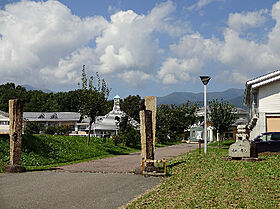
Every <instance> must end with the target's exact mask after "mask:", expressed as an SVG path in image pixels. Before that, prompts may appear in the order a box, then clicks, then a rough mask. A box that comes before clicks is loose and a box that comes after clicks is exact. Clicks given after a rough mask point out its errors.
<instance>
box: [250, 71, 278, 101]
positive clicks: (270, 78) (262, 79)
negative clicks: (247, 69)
mask: <svg viewBox="0 0 280 209" xmlns="http://www.w3.org/2000/svg"><path fill="white" fill-rule="evenodd" d="M278 80H280V70H276V71H274V72H271V73H268V74H265V75H263V76H259V77H257V78H254V79H251V80H248V81H247V82H246V88H245V97H244V104H246V105H249V104H250V93H251V91H252V90H253V89H256V88H259V87H260V86H264V85H267V84H269V83H272V82H275V81H278Z"/></svg>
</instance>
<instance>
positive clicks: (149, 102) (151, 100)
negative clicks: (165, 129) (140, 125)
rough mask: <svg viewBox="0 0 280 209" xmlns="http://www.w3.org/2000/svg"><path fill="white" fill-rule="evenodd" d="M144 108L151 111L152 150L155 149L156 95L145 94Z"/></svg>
mask: <svg viewBox="0 0 280 209" xmlns="http://www.w3.org/2000/svg"><path fill="white" fill-rule="evenodd" d="M145 106H146V110H151V111H152V130H153V150H154V153H155V150H156V117H157V97H156V96H146V97H145Z"/></svg>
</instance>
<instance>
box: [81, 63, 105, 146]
mask: <svg viewBox="0 0 280 209" xmlns="http://www.w3.org/2000/svg"><path fill="white" fill-rule="evenodd" d="M93 80H94V77H93V76H91V77H90V78H89V79H87V75H86V72H85V65H83V69H82V78H81V82H82V86H81V91H80V93H81V95H80V103H79V112H80V114H81V116H82V117H85V116H86V117H87V118H88V120H89V131H88V139H87V145H89V142H90V133H91V127H92V123H93V122H95V120H96V117H97V116H99V115H104V114H106V112H105V111H106V108H105V107H106V105H107V99H108V96H109V93H110V89H109V88H108V87H107V84H106V82H105V80H104V79H101V78H100V76H99V75H98V73H96V80H97V83H96V84H95V85H94V84H93Z"/></svg>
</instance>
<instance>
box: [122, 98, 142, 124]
mask: <svg viewBox="0 0 280 209" xmlns="http://www.w3.org/2000/svg"><path fill="white" fill-rule="evenodd" d="M141 100H143V99H142V98H141V97H140V96H139V95H136V96H131V95H129V96H128V97H126V98H125V99H124V100H123V101H121V109H122V110H123V111H124V112H125V113H126V114H128V115H129V116H130V117H132V118H133V119H134V120H136V121H138V122H140V118H139V111H140V109H139V103H140V101H141Z"/></svg>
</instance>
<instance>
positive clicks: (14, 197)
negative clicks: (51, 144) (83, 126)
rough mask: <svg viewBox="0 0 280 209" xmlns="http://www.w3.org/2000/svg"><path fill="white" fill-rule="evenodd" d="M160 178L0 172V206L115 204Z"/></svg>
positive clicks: (35, 208) (89, 208) (83, 208)
mask: <svg viewBox="0 0 280 209" xmlns="http://www.w3.org/2000/svg"><path fill="white" fill-rule="evenodd" d="M160 181H161V179H160V178H156V177H149V178H144V177H142V176H140V175H134V174H108V173H107V174H103V173H84V172H81V173H71V172H55V171H44V172H43V171H40V172H27V173H22V174H1V175H0V208H1V209H56V208H57V209H71V208H78V209H93V208H98V209H99V208H101V209H102V208H106V209H110V208H117V207H119V206H121V205H123V204H125V203H127V202H129V201H130V200H132V199H133V198H135V197H137V196H138V195H140V194H142V193H144V192H145V191H146V190H148V189H152V188H153V187H155V186H156V185H158V184H159V183H160Z"/></svg>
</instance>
